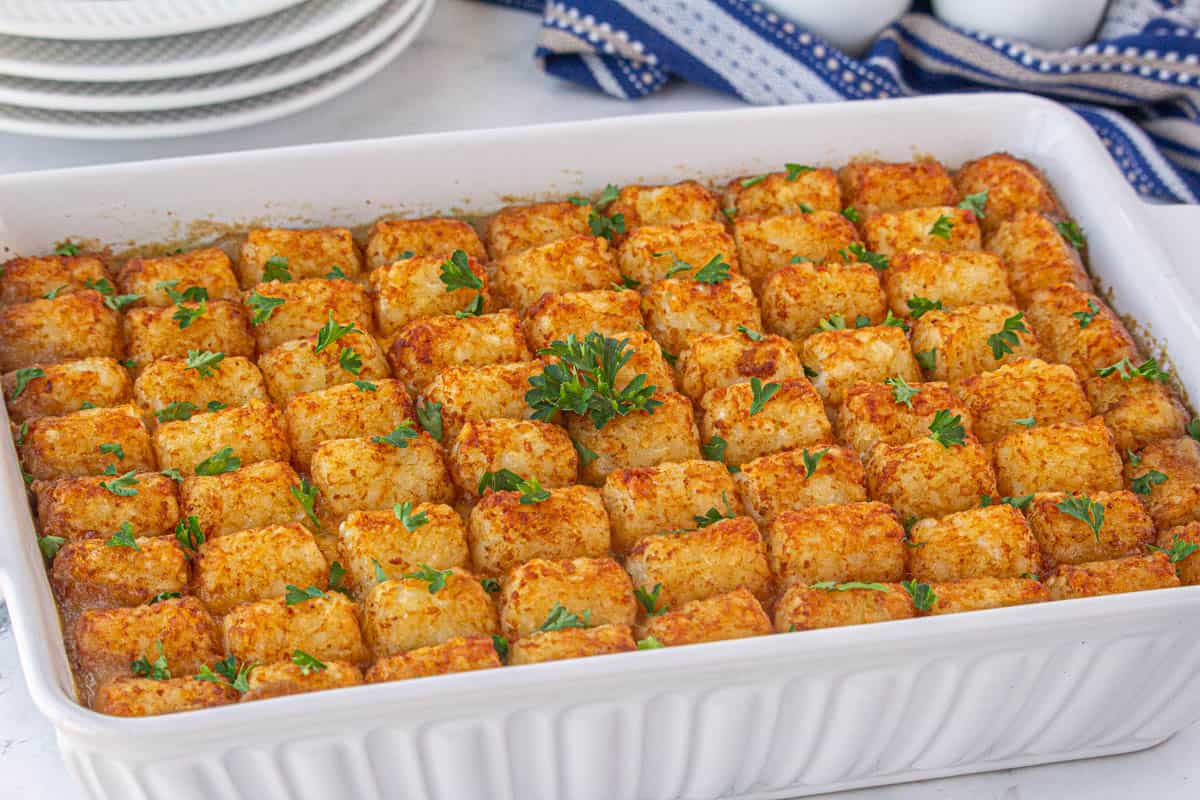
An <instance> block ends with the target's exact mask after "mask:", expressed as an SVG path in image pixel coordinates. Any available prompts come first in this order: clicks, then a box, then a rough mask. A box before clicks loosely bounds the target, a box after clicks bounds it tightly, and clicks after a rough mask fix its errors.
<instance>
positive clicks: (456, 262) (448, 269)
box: [439, 250, 483, 292]
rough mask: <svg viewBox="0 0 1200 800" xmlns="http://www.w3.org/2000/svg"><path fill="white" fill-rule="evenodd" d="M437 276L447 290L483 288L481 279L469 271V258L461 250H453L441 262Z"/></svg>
mask: <svg viewBox="0 0 1200 800" xmlns="http://www.w3.org/2000/svg"><path fill="white" fill-rule="evenodd" d="M439 277H440V278H441V280H442V283H443V284H444V285H445V287H446V291H447V292H453V291H455V290H456V289H482V288H483V281H481V280H480V279H479V276H478V275H476V274H475V273H474V272H472V271H471V263H470V260H469V259H468V257H467V254H466V252H465V251H463V250H455V251H454V253H453V254H452V255H451V256H450V257H449V258H448V259H446V260H445V261H443V262H442V267H441V272H440V274H439Z"/></svg>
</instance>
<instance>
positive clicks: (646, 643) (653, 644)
mask: <svg viewBox="0 0 1200 800" xmlns="http://www.w3.org/2000/svg"><path fill="white" fill-rule="evenodd" d="M662 646H663V643H662V642H660V641H659V640H658V639H655V638H654V637H653V636H647V637H646V638H645V639H638V643H637V649H638V650H658V649H659V648H661V647H662Z"/></svg>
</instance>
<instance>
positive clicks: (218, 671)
mask: <svg viewBox="0 0 1200 800" xmlns="http://www.w3.org/2000/svg"><path fill="white" fill-rule="evenodd" d="M255 666H257V665H256V664H254V663H253V662H251V663H247V664H242V665H241V666H238V659H237V656H229V657H227V658H223V659H221V660H220V661H218V662H217V663H215V664H213V665H212V668H211V669H210V668H209V666H208V665H207V664H201V665H200V671H199V672H198V673H197V674H196V680H198V681H209V682H211V683H222V682H227V683H228V684H229V685H230V686H232V687H233V688H234V689H237V690H238V691H239V692H242V693H245V692H248V691H250V671H251V670H253V669H254V667H255Z"/></svg>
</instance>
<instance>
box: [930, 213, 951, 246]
mask: <svg viewBox="0 0 1200 800" xmlns="http://www.w3.org/2000/svg"><path fill="white" fill-rule="evenodd" d="M953 229H954V220H952V219H950V218H949V217H947V216H946V215H945V214H942V215H941V216H939V217H938V218H937V219H935V220H934V221H933V227H932V228H930V229H929V235H930V236H936V237H938V238H939V239H945V240H946V241H947V242H948V241H950V231H951V230H953Z"/></svg>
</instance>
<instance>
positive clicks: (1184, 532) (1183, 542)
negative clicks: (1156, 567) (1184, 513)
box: [1155, 522, 1200, 586]
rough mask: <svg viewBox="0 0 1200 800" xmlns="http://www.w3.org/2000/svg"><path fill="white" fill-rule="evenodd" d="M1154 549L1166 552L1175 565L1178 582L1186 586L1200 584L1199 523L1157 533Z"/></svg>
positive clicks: (1178, 526)
mask: <svg viewBox="0 0 1200 800" xmlns="http://www.w3.org/2000/svg"><path fill="white" fill-rule="evenodd" d="M1155 547H1158V548H1159V549H1161V550H1164V551H1165V552H1166V555H1167V557H1168V558H1169V559H1170V560H1171V561H1172V563H1174V564H1175V571H1176V572H1177V573H1178V574H1179V580H1180V582H1181V583H1183V584H1184V585H1186V586H1195V585H1197V584H1200V556H1197V555H1196V553H1197V552H1198V551H1200V522H1189V523H1187V524H1185V525H1177V526H1176V527H1174V528H1166V529H1164V530H1162V531H1159V533H1158V540H1157V541H1156V542H1155Z"/></svg>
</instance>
